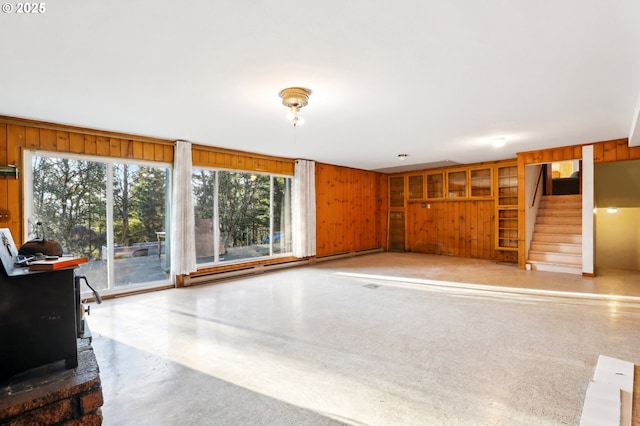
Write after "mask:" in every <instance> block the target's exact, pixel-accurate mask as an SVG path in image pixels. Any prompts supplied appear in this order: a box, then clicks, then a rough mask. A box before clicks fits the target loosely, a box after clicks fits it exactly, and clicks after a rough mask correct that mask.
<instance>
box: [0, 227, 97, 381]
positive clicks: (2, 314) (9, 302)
mask: <svg viewBox="0 0 640 426" xmlns="http://www.w3.org/2000/svg"><path fill="white" fill-rule="evenodd" d="M0 234H1V235H0V240H1V241H0V243H1V245H0V258H2V262H0V264H1V267H2V270H0V381H2V380H4V379H6V378H8V377H11V376H14V375H16V374H18V373H20V372H23V371H25V370H28V369H30V368H34V367H39V366H42V365H45V364H49V363H53V362H56V361H64V368H74V367H76V366H77V365H78V349H77V348H78V346H77V338H78V337H82V333H84V329H85V327H84V323H83V320H82V318H81V317H82V311H81V309H82V305H81V304H80V280H81V279H83V278H84V277H77V276H76V274H75V269H74V268H67V269H60V270H53V271H29V268H27V267H20V266H16V265H15V260H16V255H17V253H18V252H17V249H16V247H15V244H14V243H13V239H12V238H11V234H10V232H9V230H8V229H6V228H0ZM87 284H88V283H87ZM97 297H98V298H99V296H97ZM60 364H61V368H62V363H60Z"/></svg>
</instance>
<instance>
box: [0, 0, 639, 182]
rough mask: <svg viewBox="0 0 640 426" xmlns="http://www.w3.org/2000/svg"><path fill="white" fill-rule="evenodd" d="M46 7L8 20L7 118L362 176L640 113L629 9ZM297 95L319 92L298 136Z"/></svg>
mask: <svg viewBox="0 0 640 426" xmlns="http://www.w3.org/2000/svg"><path fill="white" fill-rule="evenodd" d="M45 6H46V11H45V12H44V13H42V14H40V15H27V14H16V13H15V12H14V13H2V14H0V37H1V38H0V40H1V41H0V52H1V57H2V61H1V65H0V114H3V115H10V116H16V117H24V118H31V119H36V120H44V121H52V122H58V123H64V124H70V125H76V126H82V127H91V128H98V129H105V130H111V131H118V132H126V133H134V134H140V135H145V136H154V137H160V138H168V139H185V140H189V141H192V142H194V143H199V144H207V145H213V146H218V147H225V148H232V149H238V150H245V151H251V152H257V153H264V154H271V155H276V156H284V157H290V158H308V159H314V160H317V161H320V162H325V163H331V164H337V165H344V166H350V167H355V168H361V169H369V170H380V169H388V168H392V167H396V166H399V165H402V166H407V165H408V166H409V167H414V168H416V167H421V166H416V165H417V164H425V163H436V164H437V163H440V162H442V161H446V160H449V161H453V162H458V163H473V162H480V161H487V160H497V159H503V158H514V157H515V155H516V152H520V151H528V150H532V149H538V148H548V147H554V146H565V145H573V144H580V143H585V142H592V141H600V140H608V139H617V138H625V137H629V135H630V134H631V131H632V128H634V126H636V124H635V120H636V119H637V118H638V109H637V105H638V100H639V95H640V25H639V22H640V1H638V0H615V1H611V0H536V1H526V0H518V1H516V0H483V1H479V0H403V1H396V2H391V1H381V0H369V1H364V0H341V1H337V0H324V1H309V0H296V1H293V0H275V1H257V0H253V1H247V0H239V1H233V2H231V1H228V2H227V1H225V2H223V1H205V0H200V1H190V2H185V1H177V0H165V1H162V0H160V1H158V0H153V1H151V0H138V1H122V0H113V1H101V0H65V1H56V2H46V3H45ZM289 86H303V87H308V88H310V89H311V90H312V91H313V93H312V95H311V98H310V100H309V105H308V106H307V107H305V108H304V109H303V110H302V115H303V117H304V118H305V121H306V123H305V125H304V126H303V127H299V128H298V129H297V130H296V132H295V134H294V130H293V127H291V125H290V124H289V123H288V121H287V120H286V118H285V115H286V112H287V110H286V108H285V107H284V106H283V105H282V104H281V102H280V98H279V97H278V92H279V91H280V90H281V89H283V88H285V87H289ZM496 137H506V138H507V146H505V147H504V148H500V149H495V148H492V147H491V146H490V141H491V139H492V138H496ZM400 153H406V154H408V155H409V157H408V159H407V160H406V161H405V162H404V163H399V161H398V158H397V155H398V154H400Z"/></svg>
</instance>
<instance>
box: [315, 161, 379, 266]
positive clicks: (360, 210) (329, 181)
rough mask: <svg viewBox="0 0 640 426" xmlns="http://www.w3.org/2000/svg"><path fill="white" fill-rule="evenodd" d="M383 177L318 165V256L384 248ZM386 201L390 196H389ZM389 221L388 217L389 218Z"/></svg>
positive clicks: (373, 173) (354, 170) (343, 168)
mask: <svg viewBox="0 0 640 426" xmlns="http://www.w3.org/2000/svg"><path fill="white" fill-rule="evenodd" d="M379 176H380V175H379V174H378V173H375V172H368V171H364V170H356V169H350V168H346V167H339V166H332V165H328V164H321V163H316V243H317V245H316V247H317V255H318V256H325V255H330V254H337V253H345V252H351V251H357V250H366V249H371V248H378V247H380V246H381V244H380V238H379V237H378V230H379V229H380V228H381V227H382V225H381V224H380V223H379V219H378V218H379V215H378V210H377V208H378V205H380V204H381V203H382V202H383V201H384V202H386V199H385V200H381V199H380V198H378V197H377V196H376V194H380V191H379V188H378V180H379ZM385 197H386V196H385ZM385 220H386V217H385Z"/></svg>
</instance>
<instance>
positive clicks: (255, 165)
mask: <svg viewBox="0 0 640 426" xmlns="http://www.w3.org/2000/svg"><path fill="white" fill-rule="evenodd" d="M192 156H193V165H194V166H195V167H198V166H200V167H218V168H222V169H233V170H246V171H251V172H263V173H275V174H280V175H293V172H294V167H295V160H293V159H286V158H278V157H271V156H267V155H260V154H252V153H247V152H241V151H231V150H223V149H218V148H214V147H208V146H202V145H194V146H193V150H192Z"/></svg>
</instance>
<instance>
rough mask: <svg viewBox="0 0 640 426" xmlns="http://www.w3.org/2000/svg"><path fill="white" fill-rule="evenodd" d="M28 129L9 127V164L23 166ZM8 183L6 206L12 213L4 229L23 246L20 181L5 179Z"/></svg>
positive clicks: (11, 125)
mask: <svg viewBox="0 0 640 426" xmlns="http://www.w3.org/2000/svg"><path fill="white" fill-rule="evenodd" d="M26 133H27V132H26V128H25V127H24V126H17V125H13V124H9V125H7V142H6V152H7V164H14V165H16V166H18V167H20V166H21V164H22V162H21V160H20V150H21V149H22V148H23V147H24V146H25V145H26ZM3 179H4V180H5V182H6V200H7V201H6V205H7V208H8V209H9V212H10V213H11V218H10V219H9V222H8V223H7V222H3V227H6V228H9V230H10V231H11V235H12V236H13V237H14V240H17V241H16V244H21V242H22V241H21V240H22V239H21V236H22V205H21V204H22V203H21V199H20V179H14V178H3Z"/></svg>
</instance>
